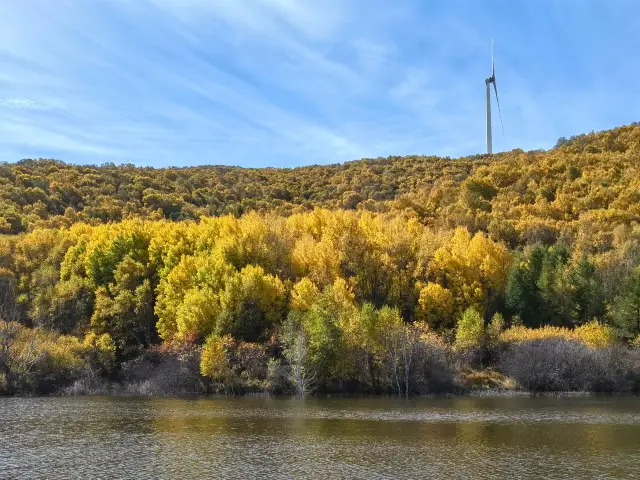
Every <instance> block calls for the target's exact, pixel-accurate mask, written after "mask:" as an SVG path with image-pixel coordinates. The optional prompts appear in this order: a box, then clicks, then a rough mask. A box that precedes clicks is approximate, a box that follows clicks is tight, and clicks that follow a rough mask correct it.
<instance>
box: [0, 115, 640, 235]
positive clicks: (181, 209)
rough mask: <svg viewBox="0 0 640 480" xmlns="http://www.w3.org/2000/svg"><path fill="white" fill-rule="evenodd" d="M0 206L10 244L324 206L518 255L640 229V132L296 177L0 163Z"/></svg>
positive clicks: (0, 224) (303, 172)
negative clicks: (491, 242)
mask: <svg viewBox="0 0 640 480" xmlns="http://www.w3.org/2000/svg"><path fill="white" fill-rule="evenodd" d="M0 201H1V204H0V232H1V233H13V234H15V233H20V232H23V231H30V230H33V229H34V228H36V227H59V226H68V225H70V224H72V223H76V222H79V221H81V222H86V223H91V224H96V223H104V222H111V221H119V220H122V219H124V218H128V217H137V216H144V217H147V218H149V217H151V218H162V217H164V218H169V219H174V220H181V219H198V218H200V217H202V216H211V215H213V216H217V215H223V214H232V215H241V214H243V213H246V212H249V211H260V212H266V211H269V212H272V213H276V214H284V215H289V214H291V213H295V212H300V211H303V210H311V209H313V208H314V207H318V206H320V207H327V208H330V209H334V208H339V209H358V210H372V211H377V212H385V211H389V210H405V209H407V208H409V209H411V210H413V211H414V212H415V214H416V215H417V216H418V217H419V218H420V220H421V221H422V222H423V223H424V224H426V225H428V226H432V227H436V228H439V227H445V228H450V227H452V226H458V225H462V226H466V227H467V228H469V229H470V230H472V231H473V230H486V231H489V232H490V233H491V234H492V236H493V237H496V239H500V240H503V241H505V242H506V243H508V244H511V245H514V244H517V243H521V242H525V243H530V242H534V241H539V240H541V241H544V242H553V241H555V240H556V239H557V237H558V235H560V234H568V235H576V234H577V233H578V232H580V231H584V230H585V229H589V228H592V227H590V226H593V225H594V224H596V223H597V224H598V227H597V228H594V229H593V231H592V232H589V233H588V234H589V235H590V236H593V235H595V236H596V237H597V236H605V237H606V235H607V234H608V232H611V231H612V230H613V228H614V227H615V225H617V224H620V223H626V224H628V223H629V222H632V221H638V220H639V219H640V126H639V125H636V124H634V125H630V126H625V127H620V128H617V129H614V130H610V131H605V132H599V133H592V134H588V135H580V136H576V137H572V138H571V139H568V140H567V139H561V140H560V141H559V142H558V145H557V146H556V147H555V148H554V149H552V150H549V151H531V152H524V151H522V150H513V151H511V152H507V153H500V154H496V155H493V156H486V155H479V156H474V157H467V158H460V159H449V158H437V157H424V156H407V157H389V158H378V159H365V160H358V161H353V162H348V163H345V164H342V165H327V166H309V167H301V168H295V169H274V168H262V169H246V168H238V167H224V166H202V167H189V168H163V169H153V168H141V167H135V166H133V165H121V166H116V165H114V164H106V165H102V166H77V165H69V164H65V163H63V162H60V161H55V160H22V161H19V162H17V163H6V164H2V165H0ZM590 240H591V241H593V240H597V238H596V239H594V238H591V239H590ZM602 241H603V242H606V238H603V239H602ZM596 247H597V242H596Z"/></svg>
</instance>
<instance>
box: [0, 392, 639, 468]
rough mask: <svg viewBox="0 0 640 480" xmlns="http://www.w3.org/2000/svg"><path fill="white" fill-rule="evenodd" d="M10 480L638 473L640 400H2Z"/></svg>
mask: <svg viewBox="0 0 640 480" xmlns="http://www.w3.org/2000/svg"><path fill="white" fill-rule="evenodd" d="M0 478H142V479H146V478H149V479H162V478H322V479H325V480H327V479H332V478H367V479H369V478H394V479H396V478H469V479H482V478H536V479H537V478H571V479H578V478H640V399H637V398H527V397H515V398H473V397H472V398H427V399H415V400H409V401H404V400H397V399H382V398H376V399H311V400H298V399H284V398H229V399H226V398H225V399H220V398H215V399H147V398H144V399H139V398H90V397H88V398H83V397H79V398H33V399H25V398H0Z"/></svg>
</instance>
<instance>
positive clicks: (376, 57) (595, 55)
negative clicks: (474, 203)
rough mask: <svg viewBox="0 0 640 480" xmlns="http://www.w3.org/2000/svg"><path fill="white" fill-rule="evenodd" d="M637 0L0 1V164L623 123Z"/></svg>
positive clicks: (356, 144)
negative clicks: (492, 92)
mask: <svg viewBox="0 0 640 480" xmlns="http://www.w3.org/2000/svg"><path fill="white" fill-rule="evenodd" d="M638 32H640V2H638V1H637V0H603V1H600V0H535V1H527V0H518V1H513V0H504V1H497V0H495V1H488V0H487V1H480V0H443V1H439V0H438V1H436V0H434V1H430V0H395V1H389V0H386V1H380V0H58V1H53V0H1V1H0V161H9V162H12V161H17V160H20V159H22V158H41V157H42V158H56V159H59V160H63V161H65V162H70V163H82V164H101V163H106V162H114V163H116V164H120V163H133V164H136V165H141V166H154V167H166V166H187V165H202V164H215V165H240V166H245V167H263V166H274V167H295V166H301V165H310V164H330V163H341V162H344V161H348V160H356V159H360V158H375V157H379V156H383V157H384V156H388V155H410V154H419V155H439V156H450V157H459V156H464V155H470V154H476V153H482V152H484V151H485V148H486V146H485V83H484V79H485V78H486V77H488V76H489V75H490V74H491V39H492V38H493V39H494V41H495V64H496V67H495V68H496V80H497V87H498V94H499V98H500V106H501V111H502V118H503V121H504V135H503V134H502V132H501V130H500V123H499V122H500V119H499V116H498V115H497V114H498V111H497V108H496V104H495V98H494V99H493V100H492V101H493V102H494V103H493V109H494V112H493V123H494V152H497V151H508V150H512V149H514V148H522V149H524V150H533V149H539V148H545V149H546V148H551V147H553V145H554V144H555V142H556V140H557V139H558V138H559V137H561V136H570V135H574V134H578V133H585V132H589V131H592V130H595V131H598V130H603V129H608V128H612V127H615V126H618V125H623V124H628V123H631V122H633V121H637V120H640V118H638V117H639V114H638V112H640V94H639V90H638V78H640V35H638Z"/></svg>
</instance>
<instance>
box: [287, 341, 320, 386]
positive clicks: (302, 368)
mask: <svg viewBox="0 0 640 480" xmlns="http://www.w3.org/2000/svg"><path fill="white" fill-rule="evenodd" d="M285 355H286V357H287V359H288V360H289V364H290V365H291V370H290V380H291V383H293V386H294V387H295V389H296V394H297V395H299V396H301V397H306V396H307V395H308V394H310V393H312V392H313V390H314V388H315V385H316V376H315V374H314V373H313V372H312V371H311V368H310V366H309V352H308V347H307V337H306V335H305V332H304V330H302V329H300V330H299V331H298V334H297V335H296V337H295V339H294V341H293V343H292V345H291V346H290V347H289V348H288V349H286V351H285Z"/></svg>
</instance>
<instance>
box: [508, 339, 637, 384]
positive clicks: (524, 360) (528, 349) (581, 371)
mask: <svg viewBox="0 0 640 480" xmlns="http://www.w3.org/2000/svg"><path fill="white" fill-rule="evenodd" d="M500 370H501V372H502V373H504V374H505V375H508V376H510V377H512V378H513V379H515V380H516V381H517V382H518V383H519V384H520V386H521V387H522V388H524V389H526V390H531V391H599V392H629V391H637V390H638V387H639V386H640V350H639V349H628V348H625V347H623V346H620V345H615V346H612V347H607V348H600V349H594V348H590V347H589V346H587V345H586V344H585V343H584V342H583V341H578V340H575V339H564V338H558V337H549V338H540V339H536V340H527V341H522V342H517V343H512V344H511V345H509V348H508V350H507V352H506V353H505V354H504V355H503V357H502V359H501V361H500Z"/></svg>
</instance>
